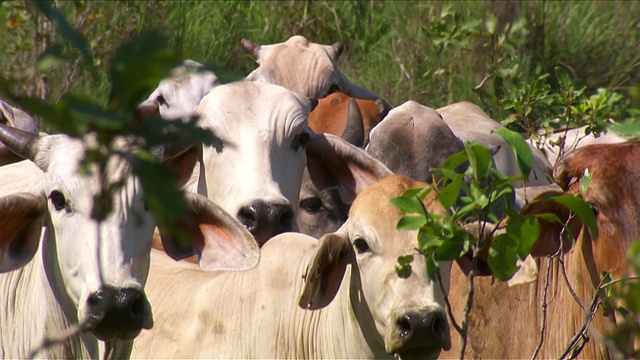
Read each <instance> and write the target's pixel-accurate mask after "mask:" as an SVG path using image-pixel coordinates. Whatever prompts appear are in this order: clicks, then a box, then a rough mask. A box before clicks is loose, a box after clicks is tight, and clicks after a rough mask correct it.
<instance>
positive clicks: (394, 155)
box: [365, 100, 464, 184]
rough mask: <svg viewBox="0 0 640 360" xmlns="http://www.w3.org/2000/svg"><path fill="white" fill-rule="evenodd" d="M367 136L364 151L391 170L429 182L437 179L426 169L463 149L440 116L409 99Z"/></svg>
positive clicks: (440, 163) (441, 162)
mask: <svg viewBox="0 0 640 360" xmlns="http://www.w3.org/2000/svg"><path fill="white" fill-rule="evenodd" d="M370 137H371V141H370V143H369V145H367V147H366V149H365V151H366V152H367V153H368V154H370V155H371V156H373V157H374V158H376V159H378V160H380V161H381V162H382V163H383V164H385V165H386V166H387V167H388V168H389V169H390V170H392V171H393V172H394V173H397V174H403V175H405V176H408V177H410V178H412V179H415V180H419V181H423V182H426V183H429V184H430V183H431V182H432V181H433V179H436V180H437V179H439V178H440V175H439V174H438V173H434V172H432V171H430V169H432V168H438V167H441V166H442V165H443V164H444V161H445V160H446V159H447V158H448V157H449V156H451V155H453V154H455V153H457V152H459V151H462V150H463V149H464V145H463V144H462V141H460V139H458V137H456V135H455V134H454V133H453V132H452V131H451V129H450V128H449V126H448V125H447V124H446V123H445V122H444V121H443V119H442V115H440V114H439V113H438V112H437V111H436V110H434V109H431V108H429V107H426V106H424V105H421V104H419V103H417V102H415V101H411V100H409V101H407V102H405V103H404V104H402V105H400V106H398V107H395V108H394V109H392V110H391V111H390V112H389V114H388V115H387V117H386V118H385V119H384V120H382V122H380V123H379V124H378V125H377V126H376V127H374V128H373V130H372V131H371V134H370Z"/></svg>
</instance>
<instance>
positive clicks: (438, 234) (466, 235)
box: [391, 129, 598, 280]
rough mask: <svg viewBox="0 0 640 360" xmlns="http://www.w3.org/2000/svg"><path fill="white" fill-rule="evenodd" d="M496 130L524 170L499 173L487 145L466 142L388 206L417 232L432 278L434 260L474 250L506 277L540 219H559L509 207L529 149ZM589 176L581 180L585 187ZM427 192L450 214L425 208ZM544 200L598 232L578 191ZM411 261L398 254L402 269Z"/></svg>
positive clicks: (532, 239)
mask: <svg viewBox="0 0 640 360" xmlns="http://www.w3.org/2000/svg"><path fill="white" fill-rule="evenodd" d="M498 134H499V135H500V136H502V137H503V139H505V141H507V143H508V144H509V145H510V146H511V148H512V149H513V151H514V154H515V156H516V158H517V160H518V165H519V168H520V171H521V173H522V174H523V175H521V176H515V177H508V176H506V175H504V174H502V173H500V172H498V171H497V170H496V169H495V168H494V167H493V166H492V154H491V152H490V151H489V149H487V148H486V147H485V146H484V145H482V144H480V143H477V142H469V143H466V144H465V147H464V150H463V151H461V152H459V153H457V154H454V155H452V156H450V157H449V158H448V159H447V160H446V161H445V162H444V164H443V166H442V167H441V168H438V169H432V170H433V171H436V172H440V173H441V174H442V181H441V182H439V183H435V184H432V185H430V186H428V187H426V188H423V189H412V190H408V191H406V192H405V193H404V194H403V195H402V196H399V197H396V198H394V199H392V200H391V204H392V205H395V206H397V207H398V208H400V209H401V210H402V211H403V213H405V215H404V216H403V217H402V218H400V220H399V221H398V224H397V227H398V229H403V230H417V231H418V234H417V242H418V246H417V248H418V249H419V251H420V253H421V254H423V255H424V256H425V257H426V261H427V271H428V273H429V276H430V277H431V278H432V279H434V280H435V279H436V272H437V271H438V264H437V262H438V261H442V260H456V259H458V258H460V257H462V256H464V255H465V254H468V253H470V254H472V256H473V259H474V263H475V261H477V260H478V259H479V257H480V256H482V255H481V254H488V256H487V258H486V260H487V264H488V265H489V267H490V269H491V271H492V273H493V276H494V277H496V278H497V279H500V280H507V279H509V278H511V276H513V274H515V272H516V271H517V270H518V266H517V265H516V263H517V260H518V259H520V260H524V259H525V258H526V257H527V256H528V255H529V253H530V252H531V249H532V247H533V245H534V243H535V241H536V240H537V238H538V234H539V222H538V220H539V219H541V218H544V219H545V220H547V221H557V222H559V221H560V220H559V219H558V218H557V217H556V216H555V215H553V214H534V215H524V214H519V213H517V212H516V211H514V210H513V207H514V201H515V191H514V187H513V183H515V182H520V181H524V180H525V179H526V178H527V177H528V175H529V172H530V171H531V168H532V164H533V158H532V154H531V149H530V148H529V146H528V145H527V144H526V142H525V141H524V139H523V138H522V137H521V136H520V135H519V134H518V133H515V132H513V131H510V130H505V129H503V130H500V131H499V132H498ZM465 163H466V164H468V166H467V167H466V169H465V171H458V170H457V169H459V168H460V165H462V164H465ZM589 176H590V175H589V174H587V176H585V177H584V178H583V179H582V184H583V188H585V189H586V187H587V186H588V183H589V181H590V177H589ZM430 191H436V192H437V198H438V200H439V201H440V203H441V204H442V205H443V206H444V207H445V208H446V209H449V210H450V214H449V216H447V217H443V216H440V215H437V214H432V213H429V212H427V211H426V209H425V207H424V205H423V203H422V201H423V200H424V198H425V197H426V195H427V194H428V193H429V192H430ZM548 199H549V200H551V201H554V202H557V203H559V204H561V205H563V206H565V207H567V208H568V209H569V210H571V211H572V212H573V213H574V214H576V215H577V216H578V217H579V218H580V219H581V220H582V221H583V223H585V224H586V225H587V226H588V228H589V230H590V231H591V234H592V236H593V237H597V234H598V229H597V225H596V219H595V216H594V214H593V212H592V210H591V208H590V206H589V204H588V203H587V202H585V201H584V200H582V197H581V196H580V195H575V196H574V195H558V196H552V197H549V198H548ZM501 230H502V231H501ZM411 260H412V259H408V258H402V259H399V263H398V266H397V269H399V270H402V269H406V267H407V264H408V263H409V262H410V261H411ZM398 273H399V275H402V274H401V273H400V271H399V272H398Z"/></svg>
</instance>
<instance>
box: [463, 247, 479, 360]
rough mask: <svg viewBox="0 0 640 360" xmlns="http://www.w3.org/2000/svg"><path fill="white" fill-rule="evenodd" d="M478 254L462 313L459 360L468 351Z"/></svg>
mask: <svg viewBox="0 0 640 360" xmlns="http://www.w3.org/2000/svg"><path fill="white" fill-rule="evenodd" d="M477 259H478V258H477V253H476V254H474V256H473V260H472V266H471V270H470V271H469V294H467V304H466V305H465V307H464V312H463V313H462V329H461V330H462V331H461V333H460V354H459V355H458V358H459V359H460V360H462V359H464V353H465V351H466V350H467V331H468V326H469V313H470V312H471V307H472V306H473V292H474V289H473V279H474V277H475V267H476V263H477Z"/></svg>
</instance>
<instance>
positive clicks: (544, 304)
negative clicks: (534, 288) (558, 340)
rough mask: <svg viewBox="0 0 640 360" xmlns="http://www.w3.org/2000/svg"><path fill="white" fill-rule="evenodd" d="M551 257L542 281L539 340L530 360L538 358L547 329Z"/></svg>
mask: <svg viewBox="0 0 640 360" xmlns="http://www.w3.org/2000/svg"><path fill="white" fill-rule="evenodd" d="M560 247H561V248H562V244H561V245H560ZM556 254H557V253H556ZM553 256H555V255H553ZM553 256H551V257H549V261H547V271H546V275H545V279H544V290H543V291H542V301H541V303H540V307H541V308H542V320H540V340H538V345H536V349H535V350H534V351H533V355H531V360H533V359H535V358H536V357H538V354H539V353H540V349H541V348H542V343H543V342H544V332H545V330H546V327H547V306H548V305H549V304H548V303H547V290H548V289H549V277H550V275H551V263H552V262H553Z"/></svg>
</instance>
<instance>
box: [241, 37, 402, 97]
mask: <svg viewBox="0 0 640 360" xmlns="http://www.w3.org/2000/svg"><path fill="white" fill-rule="evenodd" d="M242 46H243V47H244V49H245V50H246V51H248V52H250V53H251V54H252V55H253V57H254V59H255V60H256V62H257V63H258V64H259V66H258V68H257V69H255V70H254V71H253V72H252V73H251V74H249V75H248V76H247V77H246V80H250V81H260V82H267V83H271V84H278V85H282V86H284V87H286V88H287V89H289V90H292V91H295V92H297V93H298V94H301V95H304V96H308V97H311V98H322V97H325V96H327V95H329V94H330V93H332V92H336V91H340V92H343V93H346V94H347V95H349V96H352V97H355V98H360V99H374V100H376V99H379V98H380V97H379V96H378V95H376V94H374V93H372V92H371V91H369V90H367V89H364V88H362V87H360V86H357V85H354V84H352V83H351V82H350V81H349V79H347V77H346V76H344V75H343V74H342V73H341V72H340V71H339V70H338V68H337V62H338V58H339V57H340V54H342V50H343V49H344V44H342V43H340V42H337V43H335V44H333V45H320V44H316V43H312V42H309V40H307V38H305V37H304V36H300V35H296V36H292V37H291V38H289V39H288V40H287V41H285V42H282V43H278V44H273V45H258V44H255V43H254V42H252V41H250V40H246V39H242ZM384 101H386V100H384ZM385 105H386V108H391V106H388V104H385Z"/></svg>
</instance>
